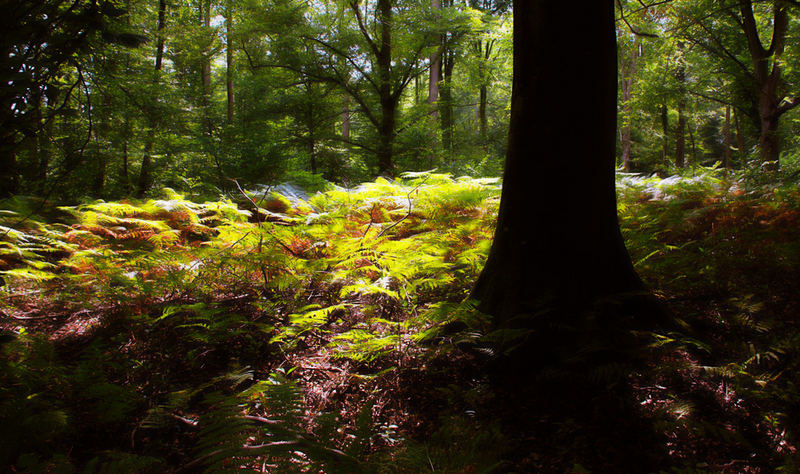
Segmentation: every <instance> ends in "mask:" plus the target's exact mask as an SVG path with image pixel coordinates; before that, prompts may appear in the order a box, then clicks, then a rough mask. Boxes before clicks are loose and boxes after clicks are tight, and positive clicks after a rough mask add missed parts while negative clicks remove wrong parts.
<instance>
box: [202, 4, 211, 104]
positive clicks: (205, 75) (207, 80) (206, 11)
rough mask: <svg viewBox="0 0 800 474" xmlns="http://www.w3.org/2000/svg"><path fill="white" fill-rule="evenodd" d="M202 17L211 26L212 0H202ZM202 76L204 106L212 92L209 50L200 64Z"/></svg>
mask: <svg viewBox="0 0 800 474" xmlns="http://www.w3.org/2000/svg"><path fill="white" fill-rule="evenodd" d="M200 2H201V3H200V17H201V22H202V24H203V26H204V27H205V28H206V29H208V28H210V27H211V0H200ZM200 78H201V82H202V84H203V100H204V101H205V103H204V104H203V105H204V106H208V96H209V94H210V93H211V58H210V52H209V51H203V56H202V64H201V65H200Z"/></svg>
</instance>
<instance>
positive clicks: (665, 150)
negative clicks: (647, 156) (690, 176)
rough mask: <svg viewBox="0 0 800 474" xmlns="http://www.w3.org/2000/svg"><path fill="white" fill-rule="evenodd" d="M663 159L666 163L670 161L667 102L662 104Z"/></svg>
mask: <svg viewBox="0 0 800 474" xmlns="http://www.w3.org/2000/svg"><path fill="white" fill-rule="evenodd" d="M661 134H662V135H663V137H662V139H661V160H662V162H663V163H664V164H665V165H666V164H667V163H669V109H667V104H663V105H661Z"/></svg>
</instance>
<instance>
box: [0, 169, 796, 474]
mask: <svg viewBox="0 0 800 474" xmlns="http://www.w3.org/2000/svg"><path fill="white" fill-rule="evenodd" d="M317 184H318V183H317ZM318 187H321V186H318ZM499 192H500V186H499V183H498V181H497V180H493V179H473V178H453V177H451V176H448V175H443V174H434V173H415V174H408V175H405V176H404V177H403V178H401V179H397V180H394V181H389V180H385V179H378V180H376V181H375V182H372V183H365V184H363V185H361V186H358V187H356V188H354V189H344V188H335V187H329V189H328V190H327V191H325V192H319V193H317V194H314V195H312V196H310V197H309V198H308V199H307V200H303V199H299V198H297V196H284V195H280V194H279V193H275V192H272V193H270V192H266V193H264V192H261V193H246V192H242V194H241V195H239V196H235V197H234V199H235V200H236V201H235V202H234V201H233V200H221V201H216V202H205V203H197V202H193V201H191V200H188V199H186V198H185V197H184V196H182V195H180V194H178V193H176V192H175V191H172V190H169V189H167V190H165V191H164V195H163V199H154V200H148V201H133V200H131V201H123V202H103V201H97V202H92V203H86V204H82V205H79V206H75V207H61V208H56V207H46V206H45V207H42V206H38V208H39V209H40V210H41V209H45V210H44V211H41V212H36V213H32V212H30V209H31V208H32V207H33V205H32V204H31V202H28V201H25V200H23V199H17V200H16V201H7V202H4V203H3V205H2V206H1V207H2V208H3V210H2V211H0V275H2V280H3V286H2V288H0V295H1V296H2V303H0V311H2V312H3V315H2V321H1V322H2V328H3V331H4V335H3V342H2V351H3V353H4V357H3V359H2V360H0V368H1V369H2V372H1V373H0V395H2V396H0V425H1V426H2V428H0V465H2V466H7V467H11V468H13V469H16V470H17V471H26V472H50V471H55V470H58V471H59V472H76V471H80V472H163V471H169V470H176V469H189V470H205V471H207V472H218V471H225V470H239V469H251V470H259V469H260V470H267V471H271V472H286V471H304V472H306V471H319V470H321V471H325V472H354V471H374V472H419V471H420V470H426V469H433V470H437V471H444V472H453V471H455V472H473V471H479V470H487V471H491V470H492V469H495V470H505V469H508V465H507V464H503V463H502V462H501V460H502V459H507V458H509V457H510V458H513V457H514V456H515V455H514V454H513V453H509V452H508V449H506V448H503V446H511V445H513V442H512V441H511V440H509V439H508V436H510V435H509V434H508V433H507V432H505V431H504V430H503V429H502V427H500V426H499V425H498V420H497V419H492V416H491V409H487V406H490V405H491V404H493V403H497V401H496V400H495V399H494V398H493V395H492V393H491V390H489V389H488V388H486V386H485V383H484V382H483V381H481V379H480V376H478V375H475V374H474V373H473V371H474V368H472V369H471V368H470V367H471V364H473V363H474V360H475V357H480V356H475V355H474V354H475V353H478V352H480V351H484V352H485V353H486V354H488V356H491V350H490V349H489V348H487V347H486V346H485V345H482V344H481V341H482V338H483V336H484V335H485V334H486V333H487V331H489V329H490V322H489V321H488V319H487V318H486V317H485V316H483V315H481V314H480V313H478V312H477V311H475V310H474V308H473V307H472V304H471V302H470V301H469V300H468V296H469V291H470V288H471V285H472V282H474V280H475V279H476V277H477V275H478V273H479V271H480V268H481V267H482V265H483V262H484V260H485V256H486V254H487V252H488V249H489V245H490V241H491V235H492V232H493V229H492V226H493V221H494V218H495V215H496V211H497V206H498V203H499ZM565 192H572V191H570V190H569V189H567V188H565ZM618 196H619V209H620V216H621V224H622V227H623V233H624V234H625V237H626V239H627V242H628V246H629V250H630V253H631V255H632V257H633V260H634V262H635V263H636V266H637V269H638V270H639V272H640V274H641V275H642V276H643V278H644V279H645V280H646V281H647V283H648V284H649V285H650V286H651V287H652V288H653V289H654V290H655V292H656V293H657V295H659V297H660V298H662V299H663V300H665V301H666V302H667V303H668V304H669V305H671V306H672V307H673V309H674V310H675V311H676V312H677V313H680V316H681V317H682V318H684V319H685V320H686V321H687V322H688V323H689V324H688V328H689V329H688V330H687V334H683V335H680V336H678V335H662V336H661V339H659V340H658V344H660V345H662V346H670V347H676V348H678V349H677V352H676V353H673V356H670V357H671V359H670V360H667V361H661V362H660V364H659V365H658V366H657V367H654V370H653V373H652V374H647V375H646V376H643V377H641V378H640V380H638V381H637V382H636V383H638V384H639V392H638V393H639V396H640V397H641V402H642V405H643V406H652V408H653V412H654V413H658V415H653V416H654V417H655V418H657V419H659V420H661V421H660V423H662V424H661V425H660V426H661V429H662V431H663V432H665V433H667V437H668V439H669V443H670V444H669V446H670V448H669V449H671V451H672V453H673V454H674V456H676V458H677V459H679V460H680V459H683V460H685V463H687V464H686V465H691V466H692V468H696V467H697V466H696V462H695V461H697V460H698V459H701V460H703V462H705V463H706V465H707V466H710V467H711V468H713V467H714V466H717V468H719V466H721V465H722V464H723V461H724V460H725V459H723V458H724V456H726V455H730V456H737V455H739V451H736V449H734V448H730V446H736V447H741V446H747V448H742V449H744V450H747V449H750V451H752V452H753V453H755V454H754V456H756V457H757V459H758V463H761V465H763V466H768V468H769V469H772V468H777V467H780V466H791V465H792V464H791V463H792V462H794V461H796V460H794V461H793V457H792V456H793V453H794V447H793V446H794V443H795V440H796V436H797V435H798V434H800V432H799V431H798V426H797V425H796V421H793V420H797V419H800V412H799V410H798V408H800V399H799V398H798V393H800V392H799V391H798V383H800V380H798V377H797V375H796V374H797V373H800V371H799V370H798V369H800V367H798V366H797V364H798V362H797V361H798V355H799V354H798V350H797V347H798V343H800V332H799V331H797V329H796V328H795V326H794V324H795V322H794V321H795V317H796V316H797V309H798V308H797V302H796V297H795V296H794V295H796V291H797V290H798V288H797V283H796V282H797V281H800V274H798V268H800V261H799V260H800V244H798V242H800V239H798V237H800V235H797V234H798V232H800V230H798V229H800V225H798V224H800V191H798V189H797V188H796V187H794V186H792V185H788V184H787V185H783V186H778V187H772V188H764V187H763V186H761V185H759V187H756V188H748V187H746V186H745V185H742V184H740V181H738V180H736V179H734V178H732V177H730V176H726V175H725V174H724V173H723V172H722V171H719V170H700V171H699V172H695V173H694V174H693V175H691V176H685V177H682V178H680V177H674V178H669V179H665V180H661V179H658V178H646V177H636V176H621V177H620V178H619V179H618ZM554 199H557V197H554ZM776 275H778V276H777V277H776ZM486 354H484V355H486ZM674 354H678V355H674ZM443 360H448V361H449V362H448V364H451V365H452V364H453V363H455V365H456V366H458V367H461V369H456V368H453V367H452V366H449V365H447V364H444V365H443V362H442V361H443ZM453 361H455V362H453ZM459 364H460V365H459ZM473 365H474V364H473ZM451 382H452V384H451ZM692 384H694V385H692ZM415 385H419V386H418V387H416V386H415ZM697 387H701V388H702V390H700V389H698V388H697ZM701 392H702V393H705V394H706V395H707V398H709V400H711V401H709V400H706V399H700V398H698V393H701ZM715 397H716V398H715ZM426 400H427V401H426ZM712 402H713V403H716V405H715V406H717V408H719V407H722V408H723V409H725V410H728V411H729V412H731V413H734V415H731V416H732V417H733V418H732V419H733V420H734V421H730V420H729V422H730V423H734V422H735V421H736V420H738V421H740V422H742V423H744V421H743V420H744V419H745V418H746V417H745V415H744V413H748V414H753V415H752V416H754V417H756V418H757V419H756V420H755V421H752V422H751V423H750V424H751V425H753V433H750V432H746V433H744V434H742V433H741V431H742V430H740V429H737V428H736V427H734V428H730V427H727V428H726V427H722V428H721V427H720V426H718V424H715V423H714V421H713V420H709V419H707V418H704V417H703V416H701V415H702V413H701V412H703V410H706V411H707V410H709V408H708V407H709V405H710V404H713V403H712ZM487 410H488V413H489V415H486V414H485V413H486V412H487ZM737 410H738V411H737ZM740 412H741V413H740ZM481 413H484V415H483V417H482V416H481ZM737 413H738V415H737ZM737 416H739V418H736V417H737ZM748 416H750V415H748ZM740 428H741V427H740ZM709 437H715V438H716V439H717V441H715V442H718V443H721V444H725V446H728V448H730V453H729V452H728V451H724V450H722V451H723V454H712V453H710V452H711V451H713V449H712V447H713V446H712V445H708V446H706V445H703V444H702V443H700V442H699V441H697V440H699V439H701V438H702V439H706V438H709ZM719 440H722V441H719ZM692 443H694V444H692ZM759 443H760V444H759ZM770 443H772V444H773V445H770ZM712 444H713V443H712ZM544 445H545V446H546V443H545V444H544ZM688 445H692V446H694V447H695V448H697V446H698V445H702V446H705V448H703V449H707V450H708V451H709V453H705V454H704V452H703V451H702V449H701V450H700V451H698V450H697V449H694V448H691V449H690V448H687V447H686V446H688ZM767 445H769V446H768V448H765V446H767ZM452 446H459V449H457V450H456V451H455V452H453V450H452V449H450V448H451V447H452ZM487 446H492V448H491V449H489V448H486V447H487ZM728 448H725V449H728ZM692 449H694V451H692ZM737 449H738V448H737ZM726 453H727V454H726ZM765 453H766V454H765ZM526 456H528V457H527V458H526V459H527V460H528V461H529V462H533V463H534V464H533V465H535V466H539V468H541V467H542V466H549V465H550V464H548V463H547V462H546V461H543V460H542V459H541V457H542V456H545V454H542V453H539V454H536V453H534V454H530V453H529V455H526ZM531 460H533V461H531ZM680 462H684V461H680ZM748 462H750V463H751V464H757V463H755V462H753V461H748ZM692 463H694V464H692ZM701 464H702V463H701ZM522 465H526V464H524V463H523V464H522ZM562 467H563V466H562ZM786 468H787V469H789V467H786Z"/></svg>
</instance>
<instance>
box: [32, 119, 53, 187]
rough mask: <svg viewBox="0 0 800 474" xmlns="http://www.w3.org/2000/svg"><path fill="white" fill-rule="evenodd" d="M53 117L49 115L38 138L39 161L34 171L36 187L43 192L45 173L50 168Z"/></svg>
mask: <svg viewBox="0 0 800 474" xmlns="http://www.w3.org/2000/svg"><path fill="white" fill-rule="evenodd" d="M54 123H55V119H54V118H53V117H50V119H49V121H48V122H47V124H46V125H45V127H44V129H43V130H42V137H41V139H40V140H39V163H38V170H37V173H36V182H37V188H38V190H39V192H40V193H44V192H45V187H46V183H47V173H48V170H49V168H50V157H51V155H52V153H53V125H54Z"/></svg>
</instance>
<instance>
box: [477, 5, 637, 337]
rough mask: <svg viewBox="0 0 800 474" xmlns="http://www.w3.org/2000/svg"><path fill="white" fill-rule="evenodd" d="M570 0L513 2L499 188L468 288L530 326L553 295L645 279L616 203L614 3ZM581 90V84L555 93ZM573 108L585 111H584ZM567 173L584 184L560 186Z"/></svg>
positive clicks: (590, 293)
mask: <svg viewBox="0 0 800 474" xmlns="http://www.w3.org/2000/svg"><path fill="white" fill-rule="evenodd" d="M574 8H575V7H574V5H572V4H570V3H569V2H555V1H533V2H527V1H525V2H523V1H517V2H515V5H514V44H515V45H517V47H515V48H514V82H513V93H512V100H511V126H510V130H509V137H508V153H507V156H506V165H505V171H504V178H503V193H502V198H501V202H500V211H499V215H498V221H497V230H496V231H495V237H494V241H493V243H492V248H491V251H490V253H489V257H488V260H487V262H486V266H485V268H484V269H483V272H482V273H481V275H480V277H479V279H478V282H477V284H476V286H475V288H474V290H473V297H474V298H475V299H477V300H478V301H480V306H479V307H480V309H481V310H482V311H484V312H486V313H488V314H491V315H493V316H494V317H495V322H496V324H497V325H498V326H501V327H515V326H517V327H518V326H520V325H522V326H525V325H527V323H528V322H529V321H528V320H530V319H532V316H531V315H533V314H535V313H537V311H540V310H541V309H542V308H544V307H547V306H548V305H550V304H552V303H554V302H557V303H559V304H562V303H563V304H568V305H570V306H576V305H577V306H582V305H586V304H590V303H591V302H592V301H594V300H596V299H598V298H602V297H604V296H607V295H612V294H617V293H626V292H635V291H639V290H641V289H642V284H641V282H640V280H639V278H638V276H637V275H636V273H635V271H634V269H633V265H632V264H631V261H630V257H629V256H628V252H627V250H626V249H625V245H624V243H623V240H622V236H621V234H620V230H619V226H618V223H617V214H616V194H615V187H614V186H615V185H614V181H615V180H614V164H615V161H616V159H615V155H616V153H615V148H616V146H615V143H616V139H615V137H616V115H617V103H616V97H617V70H616V66H617V61H616V39H615V29H614V8H613V2H611V1H602V2H600V1H597V2H586V3H585V4H582V5H581V9H580V12H579V13H576V12H575V9H574ZM566 23H569V24H570V27H569V28H565V27H564V24H566ZM518 45H524V48H523V47H519V46H518ZM554 45H558V47H554ZM564 51H570V52H571V54H572V55H573V57H572V58H571V59H570V61H564V56H563V55H564ZM555 70H558V74H555V73H553V71H555ZM543 71H547V73H543ZM588 76H591V77H592V78H593V79H592V80H591V81H586V80H585V78H586V77H588ZM577 90H580V91H582V93H581V94H573V93H560V91H577ZM576 110H582V111H584V113H583V114H582V115H581V118H580V119H578V118H576V115H575V111H576ZM576 120H581V122H580V123H576ZM564 183H570V187H571V188H572V189H574V190H581V191H580V192H564Z"/></svg>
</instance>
